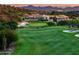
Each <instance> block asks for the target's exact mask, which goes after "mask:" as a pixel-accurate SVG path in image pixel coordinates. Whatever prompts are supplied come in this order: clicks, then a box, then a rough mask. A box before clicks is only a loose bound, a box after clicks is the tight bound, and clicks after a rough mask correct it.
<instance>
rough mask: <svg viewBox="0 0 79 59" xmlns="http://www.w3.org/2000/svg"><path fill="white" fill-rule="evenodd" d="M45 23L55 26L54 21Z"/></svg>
mask: <svg viewBox="0 0 79 59" xmlns="http://www.w3.org/2000/svg"><path fill="white" fill-rule="evenodd" d="M47 25H48V26H55V25H56V23H55V22H47Z"/></svg>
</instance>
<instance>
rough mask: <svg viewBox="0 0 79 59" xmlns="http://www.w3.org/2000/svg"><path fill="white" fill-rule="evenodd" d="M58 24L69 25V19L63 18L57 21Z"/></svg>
mask: <svg viewBox="0 0 79 59" xmlns="http://www.w3.org/2000/svg"><path fill="white" fill-rule="evenodd" d="M57 25H61V26H63V25H68V21H67V20H61V21H59V22H57Z"/></svg>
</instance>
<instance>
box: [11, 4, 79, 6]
mask: <svg viewBox="0 0 79 59" xmlns="http://www.w3.org/2000/svg"><path fill="white" fill-rule="evenodd" d="M11 5H12V6H27V5H34V6H58V7H63V6H72V7H73V6H79V4H11Z"/></svg>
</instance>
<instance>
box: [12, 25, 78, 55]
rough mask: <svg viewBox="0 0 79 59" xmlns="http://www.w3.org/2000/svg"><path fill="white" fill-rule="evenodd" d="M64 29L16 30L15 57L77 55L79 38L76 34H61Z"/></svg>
mask: <svg viewBox="0 0 79 59" xmlns="http://www.w3.org/2000/svg"><path fill="white" fill-rule="evenodd" d="M64 29H66V28H65V27H61V26H60V27H45V28H37V29H34V28H33V29H32V28H31V29H27V28H23V29H18V30H17V34H18V37H19V41H18V43H17V45H16V48H15V50H14V53H13V54H15V55H55V54H59V55H62V54H67V55H68V54H79V38H76V37H75V36H74V35H75V34H76V33H64V32H62V31H63V30H64Z"/></svg>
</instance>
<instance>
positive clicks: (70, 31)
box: [63, 30, 79, 33]
mask: <svg viewBox="0 0 79 59" xmlns="http://www.w3.org/2000/svg"><path fill="white" fill-rule="evenodd" d="M63 32H67V33H76V32H79V30H63Z"/></svg>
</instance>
